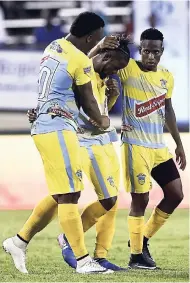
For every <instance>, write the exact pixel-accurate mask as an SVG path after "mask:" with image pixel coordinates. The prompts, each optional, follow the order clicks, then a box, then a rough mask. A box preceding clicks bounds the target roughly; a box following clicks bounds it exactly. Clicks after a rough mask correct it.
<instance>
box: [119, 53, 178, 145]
mask: <svg viewBox="0 0 190 283" xmlns="http://www.w3.org/2000/svg"><path fill="white" fill-rule="evenodd" d="M118 74H119V77H120V80H121V84H122V87H123V103H122V108H123V110H122V141H123V142H124V143H128V144H136V145H140V146H145V147H149V148H162V147H165V143H164V140H163V127H164V123H165V99H169V98H171V96H172V90H173V85H174V80H173V76H172V74H171V73H170V72H169V71H168V70H167V69H165V68H163V67H161V66H158V69H157V71H156V72H153V71H149V72H145V71H142V70H141V69H140V68H139V66H138V65H137V63H136V61H135V60H133V59H130V61H129V64H128V65H127V67H125V68H124V69H122V70H120V71H119V73H118Z"/></svg>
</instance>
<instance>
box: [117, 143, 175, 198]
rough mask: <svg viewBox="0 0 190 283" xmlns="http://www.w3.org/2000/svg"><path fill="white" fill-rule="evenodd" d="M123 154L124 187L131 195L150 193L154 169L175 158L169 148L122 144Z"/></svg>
mask: <svg viewBox="0 0 190 283" xmlns="http://www.w3.org/2000/svg"><path fill="white" fill-rule="evenodd" d="M121 153H122V168H123V177H124V186H125V188H126V191H127V192H131V193H146V192H149V191H150V189H151V188H152V181H151V171H152V169H153V168H154V167H156V166H158V165H159V164H161V163H163V162H166V161H168V160H169V159H171V158H172V157H173V156H172V154H171V153H170V152H169V150H168V148H167V147H164V148H157V149H154V148H147V147H143V146H138V145H133V144H127V143H123V144H122V147H121Z"/></svg>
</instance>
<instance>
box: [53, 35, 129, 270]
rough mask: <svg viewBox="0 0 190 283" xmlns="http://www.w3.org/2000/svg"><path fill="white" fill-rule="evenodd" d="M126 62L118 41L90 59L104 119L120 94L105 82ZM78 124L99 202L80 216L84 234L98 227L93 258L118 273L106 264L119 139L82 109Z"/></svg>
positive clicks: (85, 166) (65, 250) (70, 258)
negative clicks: (110, 47)
mask: <svg viewBox="0 0 190 283" xmlns="http://www.w3.org/2000/svg"><path fill="white" fill-rule="evenodd" d="M103 46H105V44H104V45H103ZM129 58H130V52H129V49H128V41H127V40H123V41H120V45H119V47H118V48H117V49H114V50H101V51H100V52H99V54H98V55H96V56H95V57H94V58H92V61H93V66H94V70H95V72H96V77H95V78H94V79H93V86H94V88H95V87H96V85H97V86H98V92H97V91H95V89H94V93H95V94H96V99H97V102H98V104H99V105H100V107H101V110H102V111H103V113H105V114H106V115H107V114H108V110H110V109H111V108H112V106H113V105H114V103H115V102H116V100H117V97H118V95H119V92H118V88H117V82H116V81H115V80H110V79H109V80H108V81H107V88H108V89H106V85H105V78H106V77H108V76H109V75H111V74H115V73H117V71H118V70H119V69H121V68H124V66H127V64H128V61H129ZM114 81H115V82H116V85H115V84H114ZM114 90H116V92H114ZM106 95H107V96H106ZM78 123H79V126H80V130H81V131H82V133H78V137H79V142H80V146H81V155H82V161H83V162H82V170H83V171H84V173H85V174H86V175H87V177H88V179H89V180H90V181H91V182H92V184H93V185H94V188H95V191H96V194H97V196H98V199H99V201H96V202H93V203H92V204H90V205H88V206H87V207H86V208H85V209H84V211H83V212H82V215H81V218H82V223H83V229H84V232H86V231H88V230H89V229H90V228H91V227H92V226H93V225H94V224H95V223H97V224H96V247H95V251H94V258H95V260H96V261H98V262H99V263H100V264H101V265H102V266H104V267H106V268H109V269H112V270H114V271H120V270H123V268H120V267H119V266H117V265H115V264H112V263H111V262H109V261H108V260H106V257H107V253H108V250H109V249H110V247H111V244H112V240H113V236H114V232H115V217H116V212H117V203H116V200H117V195H118V187H119V179H120V170H119V169H120V168H119V167H120V166H119V160H118V157H117V154H116V152H115V149H114V146H113V142H115V141H117V140H118V136H117V133H116V130H115V129H114V128H113V127H110V128H109V129H107V130H105V131H104V132H103V131H100V130H97V128H95V127H94V126H93V125H92V124H91V123H89V121H88V118H87V116H86V115H85V114H84V112H83V111H82V109H81V111H80V114H79V119H78ZM103 215H104V216H103ZM100 217H101V218H100ZM58 241H59V244H60V246H61V247H62V255H63V257H64V259H65V261H66V262H67V263H68V264H69V265H70V266H71V267H73V268H76V259H75V257H74V254H73V253H72V250H71V249H70V246H69V243H68V241H67V239H66V237H65V236H64V235H60V236H59V237H58Z"/></svg>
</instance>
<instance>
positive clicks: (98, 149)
mask: <svg viewBox="0 0 190 283" xmlns="http://www.w3.org/2000/svg"><path fill="white" fill-rule="evenodd" d="M84 151H86V153H87V154H88V155H87V158H88V162H87V163H84V164H83V170H84V172H85V174H86V175H87V177H88V179H89V180H90V181H91V182H92V184H93V185H94V189H95V192H96V194H97V196H98V201H96V202H93V203H92V204H90V205H88V206H87V207H86V208H85V209H84V210H83V212H82V215H81V218H82V222H83V227H84V232H86V231H88V230H89V229H90V228H91V227H92V226H93V225H94V224H96V223H97V222H98V220H99V218H100V217H101V216H103V215H105V214H106V213H107V212H108V211H109V210H110V209H111V208H112V207H113V206H114V205H115V203H116V201H117V195H118V187H117V184H116V183H115V182H117V180H115V177H116V178H117V174H115V176H113V166H115V167H116V168H117V170H119V167H118V160H117V159H114V158H113V155H114V154H115V152H113V151H114V148H113V145H112V144H107V145H103V146H99V145H98V146H95V145H94V146H91V147H89V148H87V149H83V152H84ZM114 157H115V155H114ZM116 157H117V156H116ZM87 158H86V159H87ZM111 159H112V160H111ZM112 162H115V163H114V164H113V163H112ZM86 164H87V165H89V166H88V167H87V166H86Z"/></svg>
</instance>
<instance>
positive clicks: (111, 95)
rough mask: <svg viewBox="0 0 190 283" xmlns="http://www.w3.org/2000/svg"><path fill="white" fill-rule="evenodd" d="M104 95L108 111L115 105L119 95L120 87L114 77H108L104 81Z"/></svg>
mask: <svg viewBox="0 0 190 283" xmlns="http://www.w3.org/2000/svg"><path fill="white" fill-rule="evenodd" d="M106 87H107V88H106V96H107V98H108V100H107V104H108V112H109V111H110V110H111V109H112V107H113V106H114V105H115V103H116V101H117V99H118V97H119V95H120V89H119V84H118V81H117V80H116V79H115V78H109V79H108V80H107V82H106Z"/></svg>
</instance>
